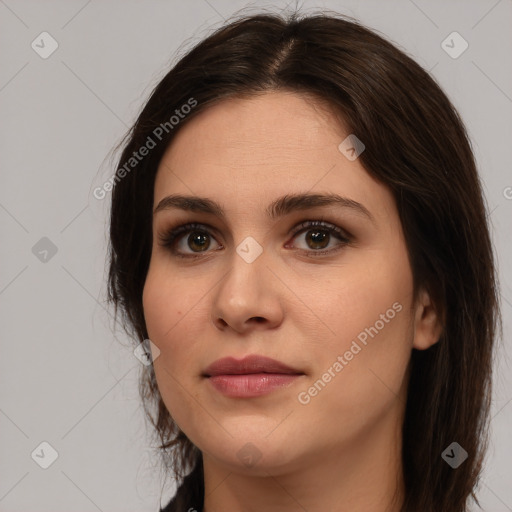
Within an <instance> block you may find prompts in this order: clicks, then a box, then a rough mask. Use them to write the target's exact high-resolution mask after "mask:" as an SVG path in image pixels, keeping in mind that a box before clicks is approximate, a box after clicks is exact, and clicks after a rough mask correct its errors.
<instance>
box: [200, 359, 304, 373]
mask: <svg viewBox="0 0 512 512" xmlns="http://www.w3.org/2000/svg"><path fill="white" fill-rule="evenodd" d="M254 373H272V374H285V375H304V372H301V371H300V370H297V369H295V368H291V367H290V366H288V365H286V364H284V363H281V362H280V361H276V360H275V359H270V358H268V357H264V356H258V355H251V356H247V357H244V358H243V359H235V358H233V357H225V358H223V359H218V360H217V361H215V362H214V363H212V364H211V365H210V366H208V368H206V369H205V370H204V372H203V376H204V377H215V376H218V375H250V374H254Z"/></svg>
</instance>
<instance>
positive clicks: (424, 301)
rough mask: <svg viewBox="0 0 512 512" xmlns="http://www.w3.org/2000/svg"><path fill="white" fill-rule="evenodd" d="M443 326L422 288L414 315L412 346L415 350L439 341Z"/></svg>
mask: <svg viewBox="0 0 512 512" xmlns="http://www.w3.org/2000/svg"><path fill="white" fill-rule="evenodd" d="M442 332H443V326H442V322H441V319H440V318H439V315H438V314H437V313H436V311H435V309H434V305H433V303H432V300H431V298H430V295H429V293H428V292H427V291H426V290H424V289H422V290H421V292H420V294H419V298H418V302H417V304H416V310H415V315H414V339H413V347H414V348H415V349H417V350H426V349H427V348H430V347H431V346H432V345H434V344H435V343H437V342H438V341H439V338H440V337H441V334H442Z"/></svg>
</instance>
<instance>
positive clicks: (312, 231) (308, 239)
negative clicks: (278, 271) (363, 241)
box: [293, 220, 351, 256]
mask: <svg viewBox="0 0 512 512" xmlns="http://www.w3.org/2000/svg"><path fill="white" fill-rule="evenodd" d="M293 234H294V238H299V237H298V235H301V236H302V235H305V237H304V242H305V244H306V247H305V248H304V247H302V248H300V247H299V249H300V250H301V251H306V252H308V253H310V254H311V255H312V256H321V255H323V254H327V253H331V252H335V251H337V250H339V249H340V248H342V247H344V246H346V245H348V244H349V243H350V242H351V236H350V235H349V234H348V233H347V232H346V231H344V230H343V229H341V228H340V227H338V226H335V225H334V224H331V223H329V222H324V221H318V220H313V221H312V220H308V221H305V222H302V223H301V224H300V225H299V226H297V227H296V228H295V229H294V232H293ZM333 237H334V238H335V239H337V240H338V241H339V242H338V244H336V245H335V247H334V248H330V249H326V248H327V247H328V246H329V243H330V242H332V238H333Z"/></svg>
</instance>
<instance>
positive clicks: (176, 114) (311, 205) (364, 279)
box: [109, 14, 499, 512]
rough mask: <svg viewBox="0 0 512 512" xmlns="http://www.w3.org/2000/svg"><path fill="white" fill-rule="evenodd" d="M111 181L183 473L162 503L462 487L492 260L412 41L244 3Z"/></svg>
mask: <svg viewBox="0 0 512 512" xmlns="http://www.w3.org/2000/svg"><path fill="white" fill-rule="evenodd" d="M113 182H114V189H113V196H112V210H111V226H110V228H111V229H110V237H111V239H110V241H111V250H110V274H109V291H110V299H111V300H112V302H113V303H114V304H115V306H116V309H117V310H118V311H119V312H120V313H122V315H123V317H124V320H125V326H126V328H127V330H128V331H129V332H130V333H131V334H132V335H133V337H134V338H135V339H136V340H137V343H139V342H141V341H142V340H146V343H148V342H147V340H148V339H149V340H151V344H150V346H151V349H152V355H153V358H154V360H153V364H152V365H151V364H150V365H148V366H145V367H144V374H143V375H142V379H141V397H142V400H143V403H144V406H145V410H146V413H147V415H148V418H149V419H150V420H151V421H152V423H153V425H154V427H155V432H156V433H157V435H158V438H159V440H160V441H161V446H160V448H161V454H162V456H163V460H164V462H165V464H166V466H169V467H171V468H172V469H173V470H174V474H175V476H176V478H177V479H178V480H181V479H183V481H182V482H180V483H181V485H180V487H179V489H178V491H177V493H176V496H175V497H174V498H173V500H171V502H170V503H169V504H168V505H167V506H166V507H165V508H164V509H163V510H165V511H178V510H179V511H182V510H197V511H201V510H204V511H206V512H212V511H214V510H231V511H242V510H244V511H247V510H265V511H274V510H308V511H309V512H313V511H317V510H331V511H335V510H336V511H344V510H351V511H361V512H362V511H365V512H377V511H379V512H384V511H393V512H394V511H402V512H404V511H422V512H430V511H432V512H434V511H436V512H439V511H450V512H462V511H466V510H468V508H467V507H468V506H469V501H470V499H471V498H475V499H476V496H475V489H476V483H477V480H478V477H479V474H480V472H481V469H482V461H483V456H484V453H485V446H486V439H487V427H488V413H489V405H490V389H491V388H490V385H491V369H492V353H493V343H494V339H495V333H496V330H497V327H498V324H499V310H498V300H497V291H496V290H497V287H496V276H495V266H494V259H493V253H492V246H491V242H490V237H489V229H488V225H487V220H486V210H485V205H484V200H483V194H482V189H481V185H480V180H479V177H478V174H477V170H476V166H475V161H474V157H473V154H472V151H471V147H470V143H469V141H468V137H467V134H466V131H465V128H464V125H463V123H462V121H461V120H460V118H459V116H458V114H457V112H456V111H455V109H454V107H453V106H452V105H451V103H450V102H449V100H448V99H447V97H446V96H445V94H444V93H443V92H442V91H441V90H440V88H439V86H438V85H437V84H436V83H435V81H434V80H433V79H432V78H431V77H430V76H429V75H428V74H427V73H426V72H425V71H424V70H423V69H422V68H421V67H420V66H419V65H418V64H416V63H415V62H414V61H413V60H412V59H411V58H409V57H408V56H407V55H405V54H404V53H403V52H401V51H400V50H398V49H397V48H396V47H395V46H393V45H392V44H391V43H389V42H387V41H386V40H385V39H383V38H382V37H380V36H379V35H377V34H376V33H375V32H373V31H371V30H369V29H367V28H365V27H363V26H361V25H360V24H358V23H357V22H356V21H354V20H351V19H347V18H345V17H342V16H340V15H337V14H329V15H327V14H318V15H310V16H303V17H301V16H299V15H297V14H293V15H291V16H289V17H288V18H286V19H285V18H284V17H281V16H278V15H271V14H260V15H254V16H245V17H242V18H240V19H237V20H235V21H232V22H230V23H229V24H226V25H225V26H224V27H222V28H221V29H219V30H217V31H216V32H215V33H214V34H212V35H211V36H209V37H207V38H206V39H205V40H204V41H202V42H200V43H199V44H198V45H197V46H196V47H195V48H193V49H192V50H191V51H189V52H188V53H187V54H186V55H185V56H184V57H182V58H181V60H180V61H179V62H178V63H177V64H176V65H175V66H174V67H173V68H172V69H171V70H170V71H169V73H168V74H167V75H166V76H165V77H164V78H163V80H162V81H161V82H160V83H159V84H158V86H157V87H156V88H155V90H154V91H153V93H152V95H151V97H150V99H149V101H148V102H147V104H146V105H145V107H144V108H143V110H142V112H141V114H140V115H139V118H138V119H137V121H136V123H135V125H134V126H133V128H132V130H131V131H130V133H129V134H128V136H127V139H126V141H125V144H124V149H123V152H122V155H121V158H120V160H119V168H118V171H117V173H116V175H115V179H114V180H113ZM187 474H188V476H186V477H185V475H187Z"/></svg>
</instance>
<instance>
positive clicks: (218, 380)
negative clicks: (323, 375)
mask: <svg viewBox="0 0 512 512" xmlns="http://www.w3.org/2000/svg"><path fill="white" fill-rule="evenodd" d="M303 375H305V374H304V372H301V371H299V370H297V369H295V368H291V367H290V366H288V365H286V364H284V363H281V362H280V361H276V360H275V359H270V358H268V357H263V356H258V355H252V356H247V357H245V358H244V359H240V360H238V359H234V358H232V357H225V358H224V359H219V360H217V361H215V362H214V363H213V364H211V365H210V366H208V368H206V370H205V371H204V372H203V377H206V382H208V383H209V385H211V386H212V388H213V389H215V390H216V391H218V392H220V393H222V394H223V395H225V396H227V397H229V398H237V399H248V398H256V397H260V396H263V395H267V394H269V393H272V392H274V391H277V390H278V389H283V388H286V387H288V386H290V385H292V384H293V383H294V382H296V381H297V380H298V379H300V378H301V376H303Z"/></svg>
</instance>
